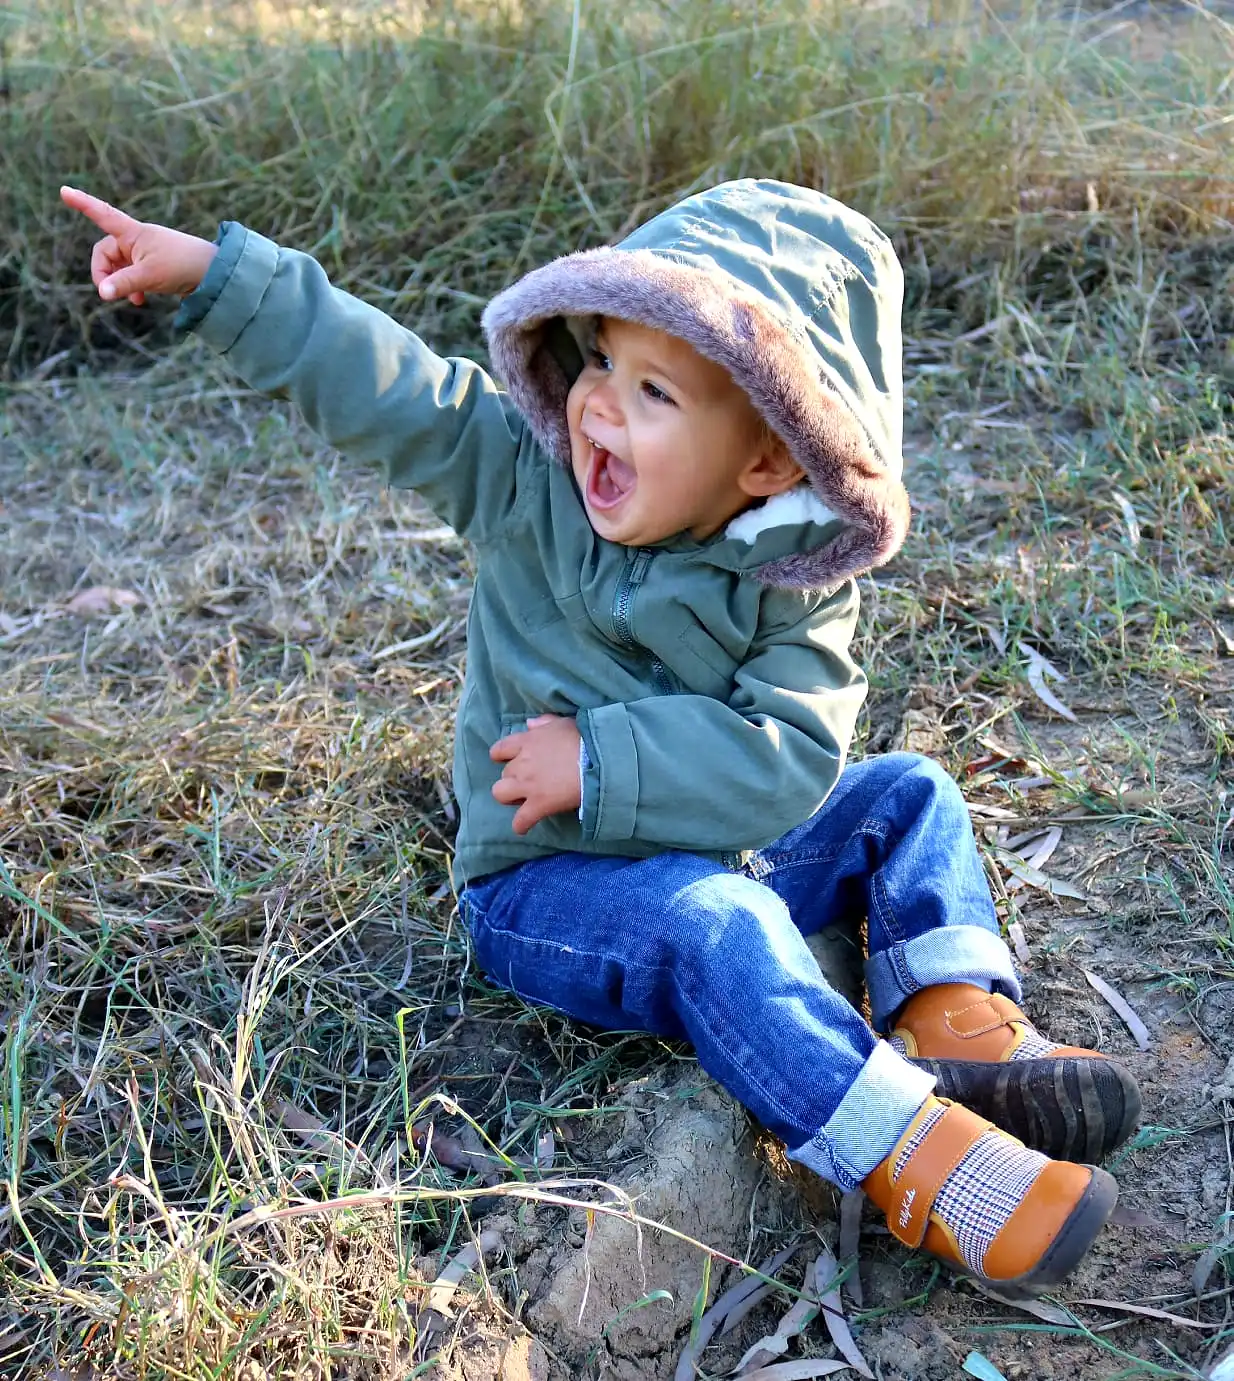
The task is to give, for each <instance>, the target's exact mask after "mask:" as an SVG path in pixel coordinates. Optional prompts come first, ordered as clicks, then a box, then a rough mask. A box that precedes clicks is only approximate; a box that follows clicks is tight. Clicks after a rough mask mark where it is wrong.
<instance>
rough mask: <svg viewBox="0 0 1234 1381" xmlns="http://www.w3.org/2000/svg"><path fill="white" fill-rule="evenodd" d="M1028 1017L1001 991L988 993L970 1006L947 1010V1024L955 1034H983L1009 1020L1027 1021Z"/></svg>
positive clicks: (1003, 1024)
mask: <svg viewBox="0 0 1234 1381" xmlns="http://www.w3.org/2000/svg"><path fill="white" fill-rule="evenodd" d="M1027 1020H1028V1018H1027V1017H1026V1016H1025V1015H1024V1013H1023V1012H1021V1011H1020V1009H1019V1008H1018V1007H1017V1006H1016V1005H1015V1003H1014V1002H1012V1000H1011V999H1010V998H1009V997H1004V996H1003V994H1002V993H990V994H989V995H988V996H987V997H983V998H982V999H981V1001H980V1002H974V1003H973V1004H972V1006H971V1007H960V1008H958V1009H956V1010H954V1011H953V1010H950V1009H949V1010H948V1012H947V1025H948V1026H949V1027H950V1028H951V1030H952V1031H954V1032H955V1034H956V1035H957V1036H983V1035H985V1033H986V1032H987V1031H994V1030H996V1029H997V1028H998V1027H1000V1026H1005V1025H1006V1023H1007V1022H1009V1021H1027Z"/></svg>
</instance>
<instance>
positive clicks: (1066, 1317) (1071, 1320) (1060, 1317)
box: [968, 1279, 1075, 1328]
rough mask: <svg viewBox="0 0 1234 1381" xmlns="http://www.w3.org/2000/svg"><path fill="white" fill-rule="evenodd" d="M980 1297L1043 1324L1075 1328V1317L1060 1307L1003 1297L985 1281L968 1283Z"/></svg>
mask: <svg viewBox="0 0 1234 1381" xmlns="http://www.w3.org/2000/svg"><path fill="white" fill-rule="evenodd" d="M968 1283H969V1284H970V1285H971V1286H972V1287H973V1289H974V1290H976V1291H977V1293H978V1294H979V1295H985V1297H986V1298H987V1299H992V1300H993V1301H994V1302H995V1303H996V1304H1005V1305H1006V1306H1007V1308H1008V1309H1018V1310H1020V1312H1021V1313H1024V1314H1031V1315H1032V1316H1033V1318H1035V1319H1040V1320H1041V1321H1042V1322H1043V1323H1052V1324H1060V1325H1062V1326H1064V1327H1066V1328H1074V1327H1075V1315H1074V1314H1069V1313H1068V1312H1067V1311H1066V1310H1065V1309H1063V1308H1062V1307H1061V1306H1060V1305H1057V1304H1050V1303H1049V1302H1048V1301H1046V1300H1041V1299H1031V1298H1025V1299H1012V1298H1011V1296H1010V1295H1002V1294H999V1292H998V1291H997V1290H995V1289H992V1288H991V1287H990V1286H989V1285H986V1284H985V1283H984V1282H983V1281H980V1280H972V1279H970V1280H969V1282H968Z"/></svg>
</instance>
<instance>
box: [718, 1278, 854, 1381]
mask: <svg viewBox="0 0 1234 1381" xmlns="http://www.w3.org/2000/svg"><path fill="white" fill-rule="evenodd" d="M818 1310H819V1301H818V1296H817V1294H816V1293H815V1288H814V1264H813V1263H811V1264H810V1265H809V1266H807V1267H806V1273H805V1279H804V1280H802V1282H801V1297H800V1299H798V1300H797V1302H796V1303H795V1304H794V1305H793V1307H792V1308H791V1309H790V1310H789V1311H788V1313H787V1314H785V1316H784V1317H783V1318H782V1319H781V1320H780V1323H779V1326H778V1327H777V1328H776V1331H775V1332H774V1333H768V1334H767V1335H766V1337H763V1338H760V1339H759V1340H758V1342H756V1343H755V1344H754V1346H753V1347H751V1348H749V1349H748V1350H747V1351H746V1354H745V1356H744V1357H742V1359H741V1361H740V1362H738V1363H737V1366H736V1368H735V1374H736V1375H737V1376H740V1377H742V1378H743V1381H745V1378H746V1373H747V1372H750V1373H751V1374H753V1375H757V1374H758V1368H760V1367H763V1366H764V1365H765V1364H766V1363H768V1362H773V1361H775V1359H776V1358H777V1357H779V1356H780V1355H781V1354H782V1353H783V1352H784V1351H785V1350H786V1349H787V1348H788V1345H789V1343H791V1342H792V1341H793V1339H794V1338H795V1337H796V1336H797V1334H798V1333H800V1332H801V1331H802V1329H803V1328H805V1327H806V1325H807V1324H808V1323H809V1322H810V1320H811V1319H813V1318H814V1316H815V1315H816V1314H817V1313H818ZM847 1365H848V1364H847V1363H845V1366H847Z"/></svg>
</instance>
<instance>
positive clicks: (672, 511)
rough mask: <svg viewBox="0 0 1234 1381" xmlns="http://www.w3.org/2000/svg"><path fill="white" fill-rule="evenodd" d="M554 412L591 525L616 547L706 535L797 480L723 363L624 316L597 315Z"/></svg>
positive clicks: (794, 469)
mask: <svg viewBox="0 0 1234 1381" xmlns="http://www.w3.org/2000/svg"><path fill="white" fill-rule="evenodd" d="M566 419H567V421H568V423H569V427H570V452H571V464H572V466H573V469H574V478H575V479H576V480H577V481H578V487H579V489H580V490H581V492H582V495H583V502H584V504H585V505H586V508H587V516H588V518H590V520H591V525H592V527H593V528H594V529H595V530H596V532H598V533H599V534H600V536H601V537H606V538H607V539H608V540H609V541H610V542H620V543H621V544H622V545H624V546H631V547H635V546H637V547H641V546H648V545H650V544H652V543H655V542H661V541H663V540H665V539H666V538H668V537H674V536H676V535H677V534H678V533H681V532H689V533H690V535H691V536H693V537H695V538H697V539H699V540H701V539H703V538H706V537H710V536H712V535H713V534H714V533H716V532H718V531H719V530H720V529H721V528H722V527H723V526H724V525H725V524H726V523H727V522H728V521H729V519H730V518H732V517H735V516H736V514H738V513H740V512H741V511H742V510H743V509H744V508H747V507H748V506H749V505H750V503H751V502H752V501H753V500H754V499H755V498H757V497H763V496H765V495H767V494H769V493H773V492H778V490H779V489H781V488H788V487H789V485H790V484H792V483H795V482H796V480H797V479H798V478H800V476H801V471H800V470H799V469H798V468H797V467H796V466H795V465H793V463H792V462H791V460H790V459H789V457H788V454H787V451H786V450H785V448H784V446H783V445H782V443H780V442H779V441H778V440H777V439H776V438H775V437H774V436H772V435H771V434H770V433H768V431H767V430H766V428H765V427H764V426H763V424H762V421H761V419H760V417H759V415H758V413H757V412H756V411H755V409H754V405H753V404H752V403H751V402H750V399H749V398H748V396H747V395H746V393H745V392H744V391H743V390H742V389H741V388H739V387H738V385H737V384H735V383H734V382H733V380H732V377H731V376H730V375H729V373H728V371H727V370H726V369H724V368H722V367H721V366H720V365H718V364H715V363H713V362H712V361H711V360H708V359H706V358H704V356H702V355H700V354H699V353H698V352H697V351H696V350H695V349H694V348H693V347H692V346H689V345H687V344H686V342H685V341H683V340H679V339H678V338H677V337H675V336H668V335H665V334H664V333H663V332H662V331H656V330H653V329H652V328H651V327H648V326H638V325H635V324H633V323H632V322H628V321H618V320H616V319H612V318H604V319H603V320H601V322H600V326H599V331H598V333H597V336H596V343H595V347H594V349H593V350H592V351H591V353H590V355H589V357H588V360H587V363H586V365H585V366H584V368H583V372H582V373H581V374H580V375H579V377H578V379H577V380H576V381H575V383H574V386H573V387H572V388H571V389H570V395H569V398H568V400H567V402H566ZM773 470H774V471H775V475H774V476H771V471H773ZM769 483H770V484H772V485H773V487H768V486H769Z"/></svg>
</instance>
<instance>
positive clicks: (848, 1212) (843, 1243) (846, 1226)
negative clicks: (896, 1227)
mask: <svg viewBox="0 0 1234 1381" xmlns="http://www.w3.org/2000/svg"><path fill="white" fill-rule="evenodd" d="M865 1201H866V1196H865V1194H864V1193H863V1192H862V1191H861V1190H860V1189H852V1190H850V1191H849V1192H848V1193H847V1194H841V1195H840V1241H839V1248H840V1260H841V1261H845V1262H848V1261H851V1262H852V1263H853V1269H852V1270H851V1271H850V1272H849V1275H848V1279H847V1280H846V1281H845V1282H844V1293H845V1294H846V1295H847V1296H848V1297H849V1299H851V1300H852V1302H853V1303H854V1304H855V1305H856V1306H857V1308H858V1309H860V1308H861V1307H862V1303H863V1294H864V1292H863V1291H862V1288H861V1261H860V1253H859V1248H860V1243H861V1210H862V1208H863V1207H864V1206H865Z"/></svg>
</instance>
